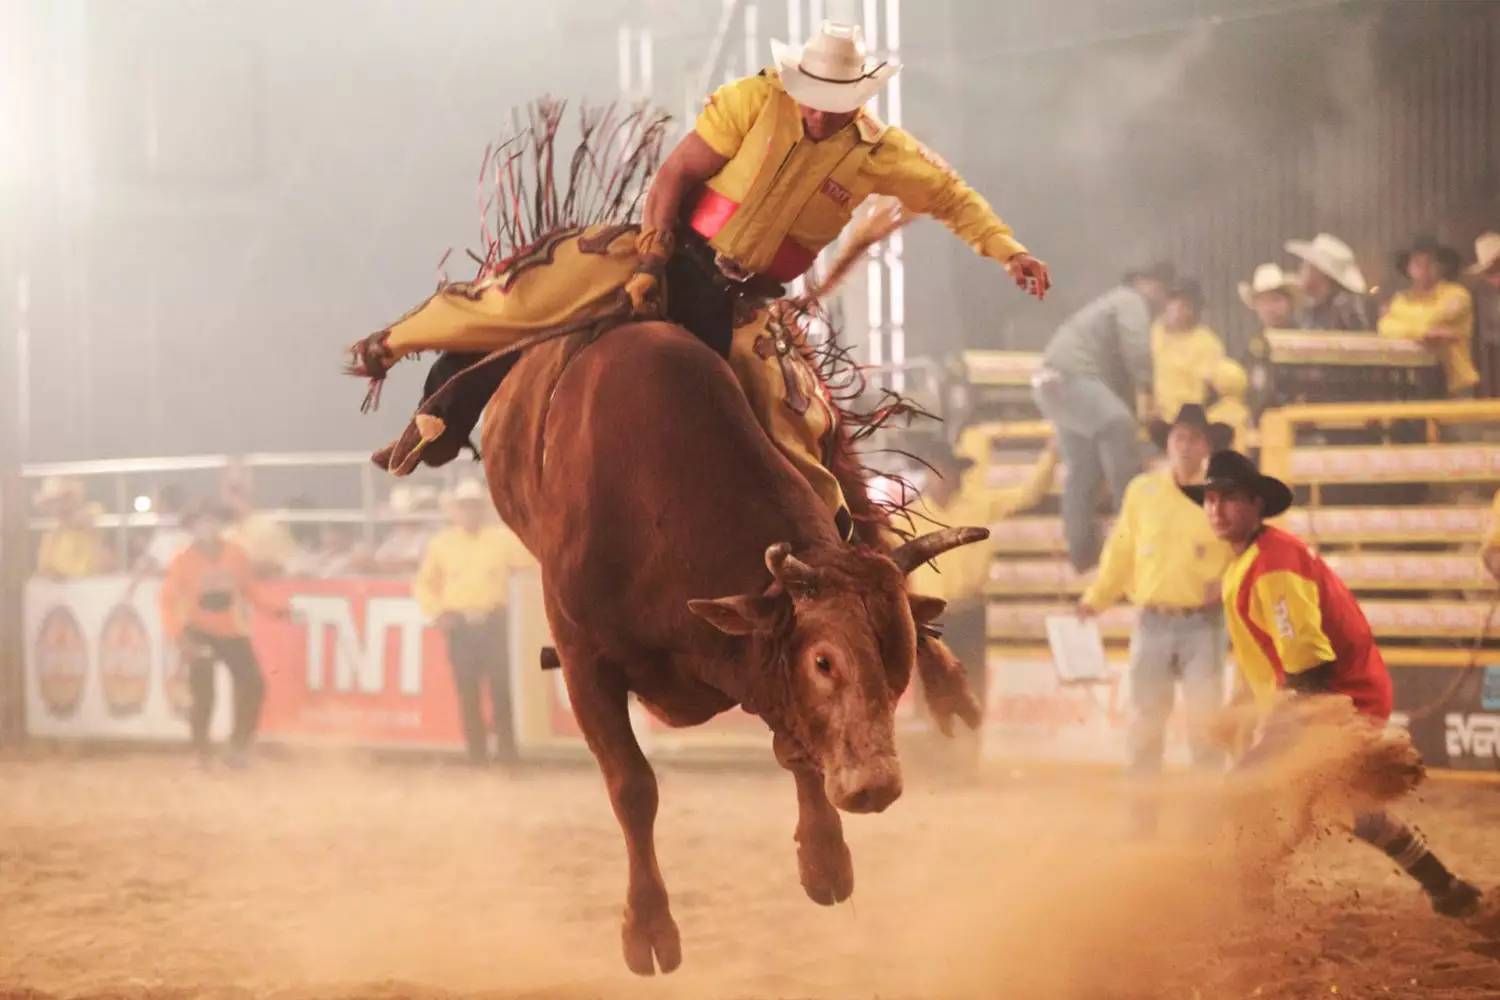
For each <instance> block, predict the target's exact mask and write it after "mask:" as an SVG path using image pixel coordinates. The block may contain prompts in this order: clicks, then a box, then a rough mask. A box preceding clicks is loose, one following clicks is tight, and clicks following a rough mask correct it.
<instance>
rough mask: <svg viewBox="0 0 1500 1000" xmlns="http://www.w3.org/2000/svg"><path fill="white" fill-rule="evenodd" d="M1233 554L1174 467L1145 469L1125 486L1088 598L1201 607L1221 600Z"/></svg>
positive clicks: (1094, 603)
mask: <svg viewBox="0 0 1500 1000" xmlns="http://www.w3.org/2000/svg"><path fill="white" fill-rule="evenodd" d="M1233 557H1234V553H1233V551H1231V549H1230V548H1229V546H1228V545H1227V544H1226V543H1224V542H1221V541H1219V540H1218V539H1217V538H1215V537H1214V533H1213V530H1212V529H1211V528H1209V526H1208V517H1207V515H1205V514H1204V513H1203V508H1201V507H1199V506H1198V505H1197V504H1195V503H1193V501H1191V500H1189V499H1188V498H1187V497H1185V496H1183V494H1182V491H1181V490H1180V489H1178V488H1177V482H1176V480H1174V479H1173V478H1172V470H1171V469H1158V470H1156V471H1154V472H1145V473H1142V474H1141V475H1139V476H1136V477H1135V479H1133V480H1132V481H1131V483H1130V485H1129V486H1128V487H1126V488H1125V502H1124V504H1123V505H1122V507H1121V510H1120V516H1119V518H1118V519H1117V520H1116V521H1115V526H1114V529H1113V530H1112V531H1111V532H1110V534H1109V539H1108V541H1106V542H1105V543H1104V553H1103V555H1102V556H1101V557H1100V559H1099V574H1098V576H1096V577H1095V578H1094V582H1093V583H1092V584H1090V585H1089V588H1088V590H1086V591H1084V594H1083V603H1084V604H1086V605H1087V606H1088V607H1091V608H1093V609H1095V610H1096V611H1102V610H1104V609H1105V608H1108V607H1109V606H1111V605H1112V604H1114V603H1115V602H1116V601H1118V600H1119V599H1120V598H1121V597H1122V596H1128V597H1129V598H1130V602H1131V603H1132V604H1134V605H1136V606H1137V607H1158V608H1161V607H1166V608H1200V607H1203V606H1204V605H1205V604H1210V603H1213V602H1214V601H1215V600H1216V599H1217V596H1218V593H1219V587H1220V580H1221V579H1222V578H1223V576H1224V570H1225V568H1227V567H1228V566H1229V563H1230V561H1231V560H1232V559H1233Z"/></svg>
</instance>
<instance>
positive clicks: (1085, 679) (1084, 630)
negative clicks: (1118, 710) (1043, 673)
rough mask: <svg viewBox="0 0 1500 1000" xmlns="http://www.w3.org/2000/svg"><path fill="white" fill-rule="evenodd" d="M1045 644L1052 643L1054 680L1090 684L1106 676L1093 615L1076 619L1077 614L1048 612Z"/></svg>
mask: <svg viewBox="0 0 1500 1000" xmlns="http://www.w3.org/2000/svg"><path fill="white" fill-rule="evenodd" d="M1047 644H1048V645H1049V646H1050V647H1052V662H1053V664H1054V665H1055V666H1056V667H1057V677H1058V680H1060V681H1062V682H1063V683H1064V684H1092V683H1098V682H1100V681H1107V680H1109V679H1110V671H1109V664H1107V663H1106V662H1105V660H1104V638H1103V636H1101V635H1100V634H1099V622H1098V620H1097V619H1094V618H1089V619H1086V620H1083V621H1080V620H1079V618H1078V616H1077V615H1048V616H1047Z"/></svg>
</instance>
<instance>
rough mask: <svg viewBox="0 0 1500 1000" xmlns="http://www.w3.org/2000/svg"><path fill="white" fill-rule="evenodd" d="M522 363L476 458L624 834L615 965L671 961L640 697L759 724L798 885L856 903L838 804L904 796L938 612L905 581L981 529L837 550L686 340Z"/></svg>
mask: <svg viewBox="0 0 1500 1000" xmlns="http://www.w3.org/2000/svg"><path fill="white" fill-rule="evenodd" d="M517 368H518V370H517V371H515V372H514V373H513V374H512V376H511V377H509V378H507V379H506V381H505V382H504V383H503V385H502V386H501V388H500V390H499V392H498V393H497V394H496V396H495V398H494V400H493V402H492V404H491V407H490V411H489V413H488V417H487V420H486V425H485V429H484V435H483V446H482V451H483V453H484V458H485V462H486V467H487V469H488V472H489V481H490V484H491V493H492V494H493V497H494V500H495V505H496V507H497V508H498V509H499V511H500V513H501V515H502V517H503V518H504V519H505V521H506V522H507V523H508V524H509V525H510V526H511V527H512V528H513V529H514V530H515V531H516V532H517V533H518V534H519V535H520V537H521V539H522V540H523V541H524V542H525V543H526V545H527V547H528V548H529V549H530V550H531V551H532V553H533V554H534V555H535V556H536V557H537V559H538V560H539V561H540V563H541V566H542V583H543V588H544V591H545V600H546V608H547V617H548V620H549V622H550V624H551V627H552V633H553V636H554V638H555V641H556V643H557V649H558V653H559V654H560V656H561V659H562V667H563V673H564V676H565V678H566V681H567V686H568V694H569V697H570V699H571V701H572V705H573V711H574V714H575V715H576V716H577V719H578V724H579V727H580V728H581V729H582V731H583V734H584V737H585V739H586V740H587V741H588V745H589V749H590V750H591V751H592V752H593V754H594V756H595V758H596V759H597V760H598V763H599V768H600V770H601V771H602V772H603V775H604V778H605V782H606V785H607V787H608V789H609V796H610V801H611V803H612V804H613V806H614V810H615V815H616V817H617V818H618V819H619V821H620V825H621V827H622V829H623V831H624V834H625V842H626V848H627V854H628V858H629V867H630V875H629V888H628V890H627V895H626V907H625V917H624V925H623V932H622V933H623V943H624V953H625V961H626V964H627V965H628V966H629V967H630V969H631V970H632V971H634V972H636V973H638V974H641V975H651V974H652V973H653V972H654V971H655V969H656V968H657V967H659V968H660V969H661V970H662V971H663V972H670V971H672V970H674V969H676V968H677V966H678V965H679V964H680V962H681V960H682V945H681V940H680V937H679V934H678V929H677V924H676V922H675V921H674V920H673V918H672V914H671V910H670V907H669V905H668V896H667V889H666V885H665V884H664V883H663V880H662V875H661V869H660V868H659V867H658V865H657V860H656V847H655V842H654V834H653V826H654V823H655V819H656V810H657V785H656V776H655V774H654V773H653V771H652V769H651V765H650V763H649V762H648V761H647V759H646V756H645V754H644V753H643V752H642V751H641V747H640V745H639V743H638V742H637V741H636V737H635V734H634V732H633V730H632V728H631V724H630V715H629V711H628V695H629V694H630V693H631V692H634V693H635V694H636V695H637V697H638V698H639V699H640V701H641V702H642V703H643V704H644V705H645V706H646V707H647V708H648V709H649V710H650V711H651V712H652V713H653V714H654V715H656V716H657V717H658V718H660V719H661V720H663V721H664V722H666V723H667V724H669V725H673V726H695V725H699V724H701V723H704V722H707V721H708V720H709V719H711V718H713V717H714V716H716V715H718V714H720V713H722V712H725V711H728V710H730V709H732V708H734V707H735V706H736V705H739V706H742V707H743V708H744V709H745V710H746V711H748V712H751V713H753V714H755V715H758V716H759V717H761V718H762V719H764V720H765V722H766V724H767V725H768V726H769V728H770V729H771V732H772V734H773V747H774V750H775V754H776V759H777V760H778V761H779V762H780V764H781V765H782V766H783V767H784V768H786V769H787V770H789V771H791V773H792V776H793V778H794V779H795V781H796V786H797V804H798V821H797V830H796V841H797V845H798V846H797V861H798V867H799V869H800V873H801V881H802V885H803V887H804V888H805V889H806V891H807V894H808V896H809V897H811V898H812V899H813V900H814V901H815V902H817V903H821V904H824V905H832V904H834V903H837V902H842V901H843V900H846V899H848V898H849V896H850V894H851V893H852V892H853V889H854V871H853V866H852V862H851V859H850V855H849V849H848V847H847V846H846V844H845V842H844V835H843V827H842V824H841V823H840V820H839V816H838V812H837V811H836V810H838V809H842V810H845V811H848V812H860V813H868V812H879V811H881V810H883V809H885V808H886V807H887V806H889V805H890V804H891V803H892V802H894V801H895V800H896V799H897V797H899V796H900V794H901V767H900V763H899V761H898V760H897V756H896V747H895V733H894V709H895V706H896V702H897V699H898V698H899V697H900V696H901V694H902V692H903V691H904V690H905V689H906V686H907V684H908V682H909V681H910V679H911V673H912V667H913V663H914V660H915V657H916V642H917V626H918V625H921V624H923V623H926V622H930V621H932V620H933V619H935V618H936V617H937V616H938V615H939V614H940V613H941V612H942V610H943V602H942V601H939V600H935V599H931V598H923V597H916V596H909V595H908V594H907V592H906V590H905V587H904V579H903V577H904V575H905V573H907V572H909V571H910V570H911V569H913V568H915V567H916V566H917V565H919V564H921V563H922V562H924V561H926V560H928V559H930V558H932V557H933V556H935V555H937V554H939V553H940V552H942V551H945V550H947V549H950V548H953V547H955V546H957V545H962V544H965V543H967V542H971V541H978V540H980V539H982V538H984V537H985V536H986V534H987V533H986V532H985V531H984V530H983V529H978V528H963V529H950V530H948V531H945V532H941V533H938V534H936V535H930V536H926V537H923V538H921V539H917V540H915V541H912V542H908V543H906V544H905V545H904V546H902V547H900V548H899V549H897V550H896V551H895V552H894V553H893V554H892V555H891V556H889V557H888V556H886V555H882V554H878V553H876V552H873V551H870V550H868V549H859V548H855V547H852V546H850V545H847V544H845V543H843V542H841V541H840V539H839V537H838V534H837V532H836V529H835V527H834V523H833V520H832V518H830V517H829V514H828V510H827V507H826V506H825V505H824V504H823V503H822V502H821V501H820V500H819V499H818V497H817V496H816V495H815V494H814V493H813V491H812V489H811V487H810V486H809V485H808V483H807V481H806V480H805V479H804V478H803V477H802V476H800V475H799V474H798V473H797V471H796V470H795V469H794V468H793V467H792V465H791V464H790V463H789V462H788V461H787V459H786V458H784V457H783V456H782V455H781V453H780V452H778V451H777V449H776V448H775V447H774V446H773V445H772V444H771V442H770V440H769V439H768V438H767V437H766V434H765V432H764V431H763V430H762V429H761V427H760V426H759V424H758V423H757V422H756V419H755V417H754V415H753V413H752V411H751V409H750V407H749V405H748V403H747V402H746V399H745V396H744V393H743V392H742V390H741V389H740V387H739V385H738V384H737V382H736V381H735V378H734V376H733V374H732V373H731V371H730V369H729V367H728V366H727V365H726V364H725V362H724V361H723V360H722V359H720V357H719V356H718V355H716V354H715V353H714V352H713V351H712V350H710V349H709V348H708V347H706V346H704V345H703V344H702V343H700V342H699V341H698V340H696V339H695V338H694V337H692V336H691V335H690V334H689V333H687V332H686V331H685V330H682V329H680V328H678V327H675V326H671V325H668V324H664V323H646V324H636V325H631V326H626V327H622V328H619V329H616V330H614V331H612V332H610V333H608V334H605V335H604V336H602V337H601V338H599V339H598V340H596V341H594V342H593V343H591V344H589V345H587V346H580V344H579V343H578V342H568V341H557V342H554V343H549V344H546V345H543V346H542V347H541V348H538V349H536V350H533V351H531V352H528V353H527V354H526V355H524V356H523V357H522V359H521V360H520V362H519V363H518V365H517ZM653 959H654V963H653Z"/></svg>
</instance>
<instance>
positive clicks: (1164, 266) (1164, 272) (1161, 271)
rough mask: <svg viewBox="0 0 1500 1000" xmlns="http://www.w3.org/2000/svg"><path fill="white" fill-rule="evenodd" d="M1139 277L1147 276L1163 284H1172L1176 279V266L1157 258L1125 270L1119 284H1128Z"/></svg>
mask: <svg viewBox="0 0 1500 1000" xmlns="http://www.w3.org/2000/svg"><path fill="white" fill-rule="evenodd" d="M1140 278H1149V279H1151V280H1152V281H1159V282H1161V283H1162V284H1163V285H1172V284H1174V283H1175V282H1176V281H1177V267H1176V265H1174V264H1173V263H1172V262H1171V261H1169V260H1159V261H1156V262H1154V263H1151V264H1147V265H1146V266H1145V267H1137V268H1134V269H1132V270H1129V271H1126V272H1125V276H1124V277H1123V278H1121V279H1120V284H1122V285H1128V284H1130V283H1131V282H1132V281H1135V280H1137V279H1140Z"/></svg>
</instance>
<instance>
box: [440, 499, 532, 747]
mask: <svg viewBox="0 0 1500 1000" xmlns="http://www.w3.org/2000/svg"><path fill="white" fill-rule="evenodd" d="M445 506H446V507H447V514H448V518H449V521H450V525H449V527H447V528H446V529H444V530H443V531H441V532H439V533H438V535H437V536H436V537H434V538H433V539H432V542H431V544H429V545H428V546H427V555H426V558H424V559H423V560H422V568H421V570H420V571H419V572H418V573H417V579H416V583H415V585H414V586H413V590H414V592H415V594H416V598H417V603H418V604H419V605H420V606H421V608H422V612H423V613H424V614H426V615H427V616H428V617H430V618H432V619H433V620H434V622H435V624H436V625H437V627H438V628H439V629H441V630H442V632H443V634H444V635H445V636H446V637H447V639H448V660H449V662H450V663H451V664H452V666H453V686H454V688H455V689H456V691H457V693H458V708H459V713H460V715H461V717H462V720H463V727H464V741H465V743H466V744H467V746H468V751H469V760H470V761H471V762H472V763H474V764H476V765H484V764H486V763H488V762H489V760H490V753H489V734H488V731H487V728H486V726H485V720H484V708H483V702H482V688H483V687H484V685H485V683H486V682H487V683H488V685H489V692H490V708H491V711H492V713H493V721H494V726H495V732H496V737H497V741H498V744H499V746H498V749H497V755H498V757H499V759H500V760H501V761H509V760H512V759H514V757H515V733H514V727H513V725H512V718H511V698H510V676H509V670H508V669H507V661H508V659H509V657H508V652H509V644H508V642H507V639H508V635H509V628H508V624H509V623H508V622H507V621H506V605H507V604H508V602H509V601H508V599H509V596H510V573H511V571H512V570H514V569H521V568H524V567H528V566H533V565H535V562H534V561H533V560H532V558H531V554H530V553H528V552H527V551H526V549H525V548H524V547H523V546H522V545H521V541H520V539H518V538H516V536H515V535H514V534H512V533H511V532H510V530H509V529H507V528H505V527H504V526H502V525H500V524H497V523H494V512H493V511H492V510H491V509H490V498H489V494H488V493H487V492H486V491H485V489H484V487H483V486H481V485H480V484H479V483H477V482H475V481H473V480H465V481H463V482H461V483H459V484H458V486H457V487H456V488H455V489H454V491H453V493H452V494H451V495H450V496H449V497H448V498H447V503H446V504H445Z"/></svg>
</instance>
